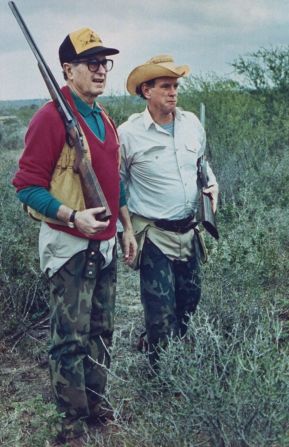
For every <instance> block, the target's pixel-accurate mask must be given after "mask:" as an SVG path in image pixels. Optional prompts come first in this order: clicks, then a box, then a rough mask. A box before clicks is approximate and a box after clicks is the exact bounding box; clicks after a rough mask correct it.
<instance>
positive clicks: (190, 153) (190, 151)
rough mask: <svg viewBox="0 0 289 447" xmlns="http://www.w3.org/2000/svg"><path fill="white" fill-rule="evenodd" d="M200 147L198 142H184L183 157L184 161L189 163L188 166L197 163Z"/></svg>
mask: <svg viewBox="0 0 289 447" xmlns="http://www.w3.org/2000/svg"><path fill="white" fill-rule="evenodd" d="M200 149H201V145H200V144H199V143H195V142H193V143H186V144H185V151H184V158H185V160H184V161H185V163H186V164H189V165H190V166H191V165H192V164H195V165H196V164H197V159H198V158H199V152H200Z"/></svg>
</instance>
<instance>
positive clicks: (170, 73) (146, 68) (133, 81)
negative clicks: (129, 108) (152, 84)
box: [126, 54, 190, 95]
mask: <svg viewBox="0 0 289 447" xmlns="http://www.w3.org/2000/svg"><path fill="white" fill-rule="evenodd" d="M189 72H190V67H189V66H188V65H176V64H175V63H174V59H173V58H172V56H169V55H168V54H161V55H160V56H154V57H152V58H151V59H150V60H149V61H147V62H145V63H144V64H143V65H139V66H138V67H136V68H135V69H134V70H132V72H131V73H130V74H129V76H128V78H127V83H126V88H127V90H128V92H129V93H130V94H131V95H136V94H137V92H136V89H137V87H138V86H139V85H141V84H142V83H143V82H147V81H150V80H152V79H156V78H162V77H170V78H181V77H182V76H187V75H188V74H189Z"/></svg>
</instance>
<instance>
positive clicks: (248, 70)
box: [232, 46, 289, 93]
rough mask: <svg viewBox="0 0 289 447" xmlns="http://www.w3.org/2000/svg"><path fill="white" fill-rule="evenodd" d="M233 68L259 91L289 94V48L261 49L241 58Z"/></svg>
mask: <svg viewBox="0 0 289 447" xmlns="http://www.w3.org/2000/svg"><path fill="white" fill-rule="evenodd" d="M232 66H233V67H234V68H235V70H236V73H237V74H239V75H241V76H243V77H244V78H245V81H246V82H248V85H249V87H253V88H254V89H255V90H257V91H263V90H268V89H271V90H274V91H276V90H279V91H281V92H282V93H284V92H287V93H289V46H285V47H277V48H269V49H268V48H260V49H259V50H258V51H256V52H254V53H250V54H249V55H248V56H247V57H242V56H240V57H239V58H238V59H236V60H235V61H234V62H233V64H232Z"/></svg>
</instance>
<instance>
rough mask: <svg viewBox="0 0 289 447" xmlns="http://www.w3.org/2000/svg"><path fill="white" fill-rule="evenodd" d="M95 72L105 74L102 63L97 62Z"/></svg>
mask: <svg viewBox="0 0 289 447" xmlns="http://www.w3.org/2000/svg"><path fill="white" fill-rule="evenodd" d="M97 73H101V74H106V69H105V68H104V66H103V65H102V64H99V67H98V70H97Z"/></svg>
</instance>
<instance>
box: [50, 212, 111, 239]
mask: <svg viewBox="0 0 289 447" xmlns="http://www.w3.org/2000/svg"><path fill="white" fill-rule="evenodd" d="M72 211H73V210H72V209H71V208H69V207H68V206H66V205H60V207H59V209H58V212H57V219H59V220H61V221H62V222H64V223H65V224H66V225H67V224H68V222H69V218H70V216H71V213H72ZM103 211H105V208H104V207H102V206H101V207H97V208H89V209H87V210H83V211H77V212H76V213H75V216H74V225H75V228H76V229H77V230H78V231H80V232H81V233H83V234H84V235H85V236H87V237H91V236H93V235H94V234H95V233H98V232H99V231H103V230H105V229H106V228H107V227H108V225H109V220H106V221H102V220H98V218H97V216H98V215H100V213H102V212H103Z"/></svg>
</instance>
